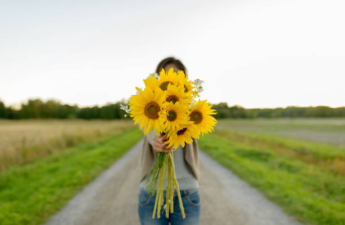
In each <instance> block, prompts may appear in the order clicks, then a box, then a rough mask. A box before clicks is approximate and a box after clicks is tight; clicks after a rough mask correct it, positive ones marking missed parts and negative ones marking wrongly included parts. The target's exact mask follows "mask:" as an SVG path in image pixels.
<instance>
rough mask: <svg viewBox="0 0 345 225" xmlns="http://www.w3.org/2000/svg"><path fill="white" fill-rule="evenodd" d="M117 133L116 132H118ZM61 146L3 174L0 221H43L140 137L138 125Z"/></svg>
mask: <svg viewBox="0 0 345 225" xmlns="http://www.w3.org/2000/svg"><path fill="white" fill-rule="evenodd" d="M115 133H116V132H115ZM112 135H113V136H112V137H107V138H105V139H104V138H103V139H99V140H95V139H91V140H89V141H84V142H82V143H79V144H76V145H74V146H73V147H69V148H64V149H59V150H58V151H55V152H54V153H52V154H50V155H48V156H46V157H43V158H39V159H36V160H35V161H34V162H31V163H26V164H25V165H20V166H12V167H11V168H9V169H7V170H5V171H3V172H2V173H1V174H0V224H1V225H12V224H13V225H19V224H20V225H22V224H28V225H30V224H41V223H43V222H44V221H46V220H47V219H48V218H49V217H50V216H51V215H52V214H54V213H55V212H56V211H57V210H59V209H60V208H61V207H63V206H64V205H65V204H66V202H67V201H68V200H69V199H70V198H72V197H73V196H74V195H75V194H76V193H77V192H78V191H79V190H80V189H81V188H82V187H83V186H84V185H86V184H88V183H89V182H90V181H91V180H93V179H94V178H95V177H97V176H98V175H99V174H100V173H101V172H102V171H103V170H104V169H106V168H107V167H108V166H109V165H111V164H112V163H113V162H114V161H115V160H116V159H118V158H119V157H121V156H122V155H123V153H125V152H126V151H127V150H128V149H130V148H131V147H132V146H133V145H134V144H135V143H136V142H137V141H139V140H140V138H142V137H143V132H142V131H141V130H139V129H138V128H134V129H126V131H125V130H123V129H122V130H121V129H119V128H118V132H117V134H116V135H114V132H112Z"/></svg>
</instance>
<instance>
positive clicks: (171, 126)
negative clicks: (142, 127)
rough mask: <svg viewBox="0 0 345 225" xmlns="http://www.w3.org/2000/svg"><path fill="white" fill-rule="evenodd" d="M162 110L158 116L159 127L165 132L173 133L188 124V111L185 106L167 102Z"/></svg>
mask: <svg viewBox="0 0 345 225" xmlns="http://www.w3.org/2000/svg"><path fill="white" fill-rule="evenodd" d="M163 108H164V110H163V112H162V114H161V116H160V122H161V125H162V126H163V127H164V131H165V132H168V133H169V132H175V131H177V130H181V129H182V128H183V126H185V125H186V124H189V123H193V122H191V121H189V117H188V113H187V112H189V110H188V108H187V106H186V105H183V104H182V103H180V102H176V103H175V104H174V103H172V102H167V103H165V104H164V106H163Z"/></svg>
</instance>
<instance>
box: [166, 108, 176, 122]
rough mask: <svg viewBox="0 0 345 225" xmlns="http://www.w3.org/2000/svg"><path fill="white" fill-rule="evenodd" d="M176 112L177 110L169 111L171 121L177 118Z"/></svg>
mask: <svg viewBox="0 0 345 225" xmlns="http://www.w3.org/2000/svg"><path fill="white" fill-rule="evenodd" d="M176 117H177V116H176V112H175V111H173V110H170V111H169V112H168V117H167V118H168V120H169V121H170V122H172V121H174V120H176Z"/></svg>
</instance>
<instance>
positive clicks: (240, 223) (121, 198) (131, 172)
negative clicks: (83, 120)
mask: <svg viewBox="0 0 345 225" xmlns="http://www.w3.org/2000/svg"><path fill="white" fill-rule="evenodd" d="M141 146H142V141H140V142H138V143H137V144H136V145H135V146H134V147H133V148H132V149H131V150H130V151H129V152H127V153H126V154H125V155H124V156H123V157H122V158H121V159H120V160H118V161H117V162H116V163H114V164H113V165H112V166H111V167H110V168H109V169H108V170H106V171H104V172H103V173H102V174H101V175H100V176H99V177H98V178H97V179H95V180H94V181H93V182H92V183H91V184H90V185H88V186H87V187H85V188H84V189H83V190H82V191H81V192H80V193H79V194H78V195H77V196H75V198H73V199H72V200H70V201H69V203H68V204H67V205H66V206H65V208H63V209H62V210H61V211H60V212H58V213H57V214H56V215H54V216H53V217H52V218H51V219H50V220H49V221H48V223H47V225H114V224H119V225H135V224H139V219H138V214H137V200H138V195H137V194H138V191H139V183H138V176H139V174H138V173H137V171H139V156H140V150H141ZM200 154H201V155H200V165H201V166H200V170H201V171H200V173H201V177H202V180H201V181H200V195H201V202H202V216H201V223H200V224H201V225H206V224H207V225H209V224H212V225H218V224H219V225H224V224H227V225H297V224H299V223H296V222H294V220H293V219H291V218H289V217H288V216H286V215H285V214H284V213H283V212H282V211H281V210H280V209H279V208H278V207H277V206H276V205H274V204H273V203H272V202H270V201H268V200H267V199H265V198H264V197H263V196H262V195H261V194H260V193H259V192H257V191H256V190H255V189H253V188H251V187H250V186H248V185H247V184H246V183H245V182H243V181H242V180H240V179H239V178H238V177H237V176H235V175H234V174H233V173H232V172H231V171H229V170H227V169H226V168H224V167H222V166H220V165H219V164H218V163H217V162H215V161H214V160H212V159H211V158H210V157H208V156H207V155H206V154H204V153H202V152H201V153H200Z"/></svg>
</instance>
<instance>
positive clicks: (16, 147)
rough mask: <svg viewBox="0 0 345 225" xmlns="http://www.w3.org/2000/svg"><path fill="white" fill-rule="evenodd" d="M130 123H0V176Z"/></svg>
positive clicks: (50, 121)
mask: <svg viewBox="0 0 345 225" xmlns="http://www.w3.org/2000/svg"><path fill="white" fill-rule="evenodd" d="M132 127H134V126H133V122H132V121H130V120H112V121H106V120H91V121H85V120H53V119H49V120H14V121H12V120H0V173H1V172H2V171H5V170H6V169H8V168H9V167H11V166H15V165H22V164H25V163H28V162H32V161H35V160H36V159H39V158H42V157H45V156H47V155H51V154H53V153H54V152H58V151H60V150H62V149H65V148H67V147H71V146H74V145H76V144H78V143H82V142H85V141H88V140H101V139H104V138H109V137H113V136H115V135H117V134H119V133H121V132H123V131H125V130H127V129H130V128H132Z"/></svg>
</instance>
